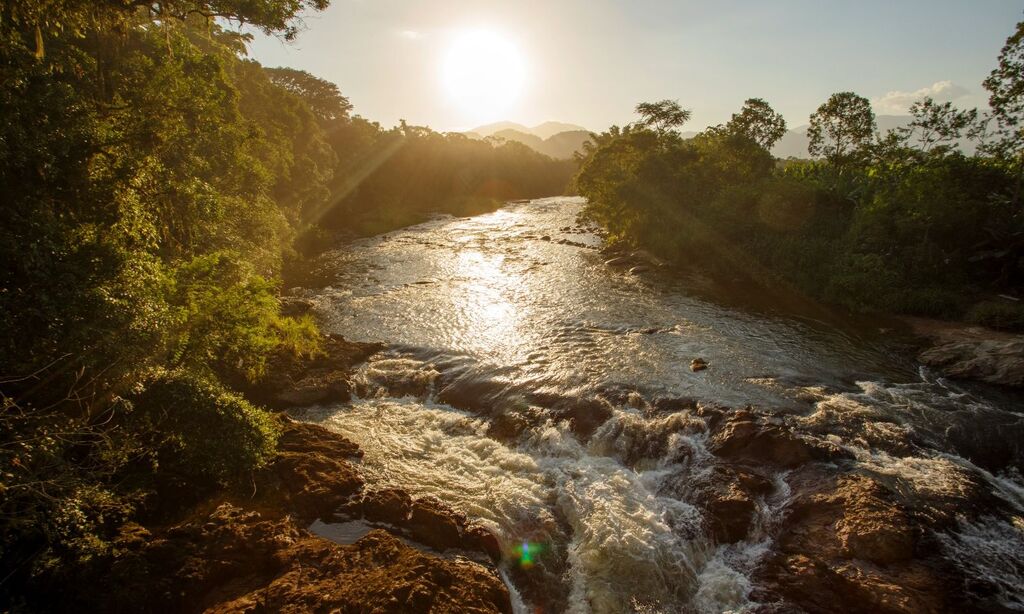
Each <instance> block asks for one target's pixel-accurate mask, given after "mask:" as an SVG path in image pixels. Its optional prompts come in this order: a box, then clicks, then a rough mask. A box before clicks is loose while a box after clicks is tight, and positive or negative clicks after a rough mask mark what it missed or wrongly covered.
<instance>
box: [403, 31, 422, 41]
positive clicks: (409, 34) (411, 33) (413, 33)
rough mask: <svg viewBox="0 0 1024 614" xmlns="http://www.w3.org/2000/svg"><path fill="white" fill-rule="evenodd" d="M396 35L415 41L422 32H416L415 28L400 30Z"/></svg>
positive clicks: (419, 37)
mask: <svg viewBox="0 0 1024 614" xmlns="http://www.w3.org/2000/svg"><path fill="white" fill-rule="evenodd" d="M398 35H399V36H401V37H402V38H404V39H406V40H411V41H416V40H419V39H421V38H423V33H422V32H417V31H416V30H402V31H401V32H399V33H398Z"/></svg>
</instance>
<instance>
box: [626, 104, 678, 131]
mask: <svg viewBox="0 0 1024 614" xmlns="http://www.w3.org/2000/svg"><path fill="white" fill-rule="evenodd" d="M636 112H637V114H639V115H640V121H639V122H637V123H638V124H639V125H640V126H641V127H644V128H653V129H654V130H656V131H657V132H661V133H664V132H669V131H674V130H676V129H677V128H679V127H680V126H682V125H683V124H685V123H686V122H688V121H690V115H691V113H690V111H689V110H688V109H684V108H682V107H681V106H679V102H678V101H676V100H661V101H658V102H641V103H640V104H638V105H636Z"/></svg>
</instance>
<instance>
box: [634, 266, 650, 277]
mask: <svg viewBox="0 0 1024 614" xmlns="http://www.w3.org/2000/svg"><path fill="white" fill-rule="evenodd" d="M650 270H651V267H649V266H647V265H646V264H638V265H636V266H635V267H632V268H631V269H629V274H630V275H637V274H639V273H646V272H647V271H650Z"/></svg>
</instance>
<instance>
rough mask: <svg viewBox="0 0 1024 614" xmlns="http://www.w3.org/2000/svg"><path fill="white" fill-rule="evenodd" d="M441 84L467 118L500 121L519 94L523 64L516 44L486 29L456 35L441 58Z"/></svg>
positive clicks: (522, 77) (521, 85) (522, 82)
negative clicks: (442, 58)
mask: <svg viewBox="0 0 1024 614" xmlns="http://www.w3.org/2000/svg"><path fill="white" fill-rule="evenodd" d="M441 76H442V83H443V85H444V90H445V93H446V94H447V96H448V98H449V100H450V101H451V102H452V103H453V104H455V105H457V106H458V107H459V109H460V110H461V112H462V113H463V114H464V115H465V116H466V118H467V119H469V120H472V121H489V120H494V119H503V117H502V114H503V113H505V112H506V111H508V110H509V109H510V108H511V107H512V105H514V104H515V103H516V102H517V101H518V99H519V97H520V96H521V95H522V91H523V86H524V84H525V81H526V63H525V61H524V60H523V56H522V53H521V52H520V51H519V48H518V47H516V45H515V44H514V43H513V42H512V41H510V40H508V39H507V38H505V37H503V36H501V35H500V34H498V33H496V32H492V31H490V30H467V31H464V32H461V33H460V34H458V35H457V36H456V37H455V39H454V40H453V41H452V44H451V46H450V47H449V48H448V51H447V53H446V54H445V56H444V60H443V64H442V70H441Z"/></svg>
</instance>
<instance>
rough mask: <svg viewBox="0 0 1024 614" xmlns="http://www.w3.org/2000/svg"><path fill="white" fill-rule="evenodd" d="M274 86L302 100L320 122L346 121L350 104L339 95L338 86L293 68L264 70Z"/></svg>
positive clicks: (350, 109)
mask: <svg viewBox="0 0 1024 614" xmlns="http://www.w3.org/2000/svg"><path fill="white" fill-rule="evenodd" d="M264 71H265V72H266V73H267V76H268V77H270V81H271V82H273V83H274V85H276V86H278V87H280V88H283V89H285V90H287V91H289V92H291V93H293V94H295V95H296V96H298V97H299V98H302V100H304V101H305V102H306V104H307V105H309V109H310V110H311V111H313V115H315V116H316V118H317V119H318V120H319V121H320V122H329V121H333V120H336V119H347V118H348V114H349V113H350V112H351V111H352V103H350V102H349V101H348V98H345V97H344V96H342V95H341V92H340V91H338V86H337V85H335V84H333V83H331V82H330V81H327V80H326V79H321V78H320V77H316V76H313V75H311V74H309V73H308V72H306V71H304V70H296V69H294V68H265V69H264Z"/></svg>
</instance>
